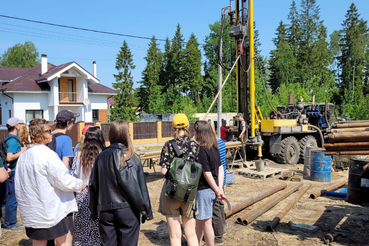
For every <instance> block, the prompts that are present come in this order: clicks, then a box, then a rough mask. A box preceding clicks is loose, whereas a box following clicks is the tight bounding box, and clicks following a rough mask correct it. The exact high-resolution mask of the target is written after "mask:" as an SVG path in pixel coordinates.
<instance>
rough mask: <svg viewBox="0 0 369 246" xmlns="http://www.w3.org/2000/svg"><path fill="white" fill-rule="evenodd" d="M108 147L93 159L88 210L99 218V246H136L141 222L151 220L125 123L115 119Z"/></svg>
mask: <svg viewBox="0 0 369 246" xmlns="http://www.w3.org/2000/svg"><path fill="white" fill-rule="evenodd" d="M109 141H110V146H109V147H107V148H105V149H104V150H103V151H102V152H101V153H100V154H99V155H98V156H97V158H96V161H95V163H94V166H93V168H92V172H91V176H90V184H89V195H90V205H89V206H90V211H91V217H92V218H93V219H97V218H98V219H99V229H100V237H101V244H102V245H125V246H130V245H137V244H138V236H139V232H140V218H141V220H142V223H144V222H145V221H146V220H150V219H152V218H153V216H152V211H151V204H150V198H149V193H148V190H147V186H146V180H145V175H144V172H143V169H142V165H141V161H140V158H139V157H138V156H137V155H136V154H135V153H134V152H133V146H132V142H131V138H130V136H129V129H128V123H126V122H124V121H123V120H116V121H114V122H113V123H112V124H111V127H110V130H109Z"/></svg>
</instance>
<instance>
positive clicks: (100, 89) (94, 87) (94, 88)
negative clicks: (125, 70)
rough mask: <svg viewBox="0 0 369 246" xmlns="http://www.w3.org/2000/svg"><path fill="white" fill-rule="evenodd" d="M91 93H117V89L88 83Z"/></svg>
mask: <svg viewBox="0 0 369 246" xmlns="http://www.w3.org/2000/svg"><path fill="white" fill-rule="evenodd" d="M88 92H89V93H108V94H117V91H116V90H113V89H111V88H109V87H107V86H105V85H102V84H91V85H88Z"/></svg>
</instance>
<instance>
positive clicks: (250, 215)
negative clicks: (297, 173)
mask: <svg viewBox="0 0 369 246" xmlns="http://www.w3.org/2000/svg"><path fill="white" fill-rule="evenodd" d="M302 185H303V183H299V184H296V185H295V186H293V187H291V188H288V189H286V190H284V191H282V193H281V194H276V195H278V197H271V198H270V199H268V200H267V201H265V202H263V203H262V204H260V205H258V206H257V207H256V208H254V209H253V210H251V211H249V212H247V213H245V214H243V215H242V217H239V218H237V221H238V222H239V223H241V224H243V225H248V224H250V223H251V222H252V221H254V220H255V219H256V218H257V217H259V216H260V215H262V214H263V213H265V212H266V211H268V210H269V209H271V208H272V207H274V206H275V205H276V204H277V203H279V202H280V201H282V200H283V199H285V198H286V197H288V196H289V195H291V194H292V193H293V192H295V191H296V190H297V189H298V188H300V187H301V186H302Z"/></svg>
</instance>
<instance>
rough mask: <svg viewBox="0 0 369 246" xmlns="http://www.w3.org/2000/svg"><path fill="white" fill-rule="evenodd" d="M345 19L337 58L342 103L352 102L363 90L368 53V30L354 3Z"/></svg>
mask: <svg viewBox="0 0 369 246" xmlns="http://www.w3.org/2000/svg"><path fill="white" fill-rule="evenodd" d="M345 17H346V19H345V20H344V21H343V24H342V39H341V43H342V44H341V56H340V57H339V58H338V63H339V67H340V70H341V74H340V92H341V94H342V95H345V97H344V98H343V100H342V101H343V102H352V101H353V100H354V99H355V93H358V92H359V91H361V90H363V88H362V85H363V82H364V81H363V78H364V76H365V65H366V60H367V57H366V55H367V53H368V37H367V35H368V28H367V22H366V21H364V20H363V19H361V18H360V14H359V13H358V10H357V8H356V6H355V4H354V3H352V4H351V6H350V8H349V10H348V11H347V13H346V16H345ZM349 91H351V93H349ZM350 94H351V95H350ZM355 100H356V99H355Z"/></svg>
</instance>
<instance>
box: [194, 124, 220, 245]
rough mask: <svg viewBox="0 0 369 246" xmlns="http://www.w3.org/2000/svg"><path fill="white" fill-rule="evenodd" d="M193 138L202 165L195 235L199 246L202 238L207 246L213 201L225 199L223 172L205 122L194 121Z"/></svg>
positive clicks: (211, 235) (210, 237)
mask: <svg viewBox="0 0 369 246" xmlns="http://www.w3.org/2000/svg"><path fill="white" fill-rule="evenodd" d="M194 128H195V138H196V141H197V142H198V143H199V144H200V146H201V147H200V153H199V156H198V162H199V163H200V164H201V165H202V172H203V173H202V175H201V177H200V182H199V186H198V188H197V196H196V202H197V207H198V212H197V214H196V234H197V239H198V243H199V245H200V244H201V241H202V238H203V236H205V242H206V245H207V246H212V245H214V230H213V225H212V217H213V207H214V202H215V199H221V200H223V199H225V196H224V192H223V187H222V185H223V179H224V172H223V166H222V164H221V162H220V155H219V150H218V143H217V139H216V137H215V135H214V133H213V129H212V127H211V125H210V124H209V123H208V122H207V121H202V120H200V121H196V122H195V125H194Z"/></svg>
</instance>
